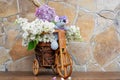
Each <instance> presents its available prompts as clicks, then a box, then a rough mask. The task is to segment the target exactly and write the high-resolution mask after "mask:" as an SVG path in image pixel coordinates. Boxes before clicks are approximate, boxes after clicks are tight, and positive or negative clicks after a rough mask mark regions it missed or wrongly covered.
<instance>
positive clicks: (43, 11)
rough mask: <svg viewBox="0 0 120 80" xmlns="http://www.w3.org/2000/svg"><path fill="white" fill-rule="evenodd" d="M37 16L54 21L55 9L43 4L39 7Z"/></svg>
mask: <svg viewBox="0 0 120 80" xmlns="http://www.w3.org/2000/svg"><path fill="white" fill-rule="evenodd" d="M35 16H36V17H38V18H39V19H42V20H47V21H53V20H54V19H55V16H56V13H55V10H54V9H53V8H51V7H49V6H48V5H42V6H40V7H39V8H37V10H36V13H35Z"/></svg>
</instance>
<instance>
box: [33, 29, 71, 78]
mask: <svg viewBox="0 0 120 80" xmlns="http://www.w3.org/2000/svg"><path fill="white" fill-rule="evenodd" d="M54 33H57V34H58V44H59V48H58V49H57V50H55V51H54V50H52V49H51V48H50V43H42V42H40V43H39V44H38V45H37V46H36V48H35V52H36V53H35V56H36V58H35V59H34V62H33V74H34V75H38V73H39V69H40V68H41V67H44V68H51V69H53V70H54V71H55V72H56V74H59V75H60V76H61V77H63V78H68V77H69V76H70V75H71V73H72V59H71V57H70V55H69V53H68V52H67V50H66V37H65V31H64V30H56V31H55V32H54Z"/></svg>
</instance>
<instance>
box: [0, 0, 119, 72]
mask: <svg viewBox="0 0 120 80" xmlns="http://www.w3.org/2000/svg"><path fill="white" fill-rule="evenodd" d="M39 1H40V3H41V4H43V3H47V4H48V5H49V6H51V7H53V8H55V10H56V12H57V14H58V15H67V16H68V19H69V24H70V25H76V26H79V28H80V32H81V35H82V37H83V39H84V41H83V42H71V43H69V44H68V47H67V49H68V51H69V53H70V54H71V56H72V59H73V70H74V71H81V72H87V71H106V72H107V71H120V14H119V15H117V17H116V14H117V12H118V11H119V10H120V0H39ZM35 9H36V7H35V6H34V4H33V3H32V0H0V71H31V70H32V62H33V59H34V54H32V53H34V51H27V49H26V48H25V47H22V46H21V42H22V39H21V33H20V27H19V26H18V25H16V24H14V21H15V19H16V18H17V17H18V16H20V17H25V18H28V19H29V20H30V21H32V20H34V19H35V16H34V12H35ZM101 11H103V12H101ZM112 11H114V13H112ZM100 15H101V16H100ZM104 16H105V17H104ZM116 18H118V19H117V21H116Z"/></svg>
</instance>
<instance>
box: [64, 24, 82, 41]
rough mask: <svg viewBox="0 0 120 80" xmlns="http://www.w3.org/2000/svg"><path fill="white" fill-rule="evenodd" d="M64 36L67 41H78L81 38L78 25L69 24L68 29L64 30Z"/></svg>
mask: <svg viewBox="0 0 120 80" xmlns="http://www.w3.org/2000/svg"><path fill="white" fill-rule="evenodd" d="M66 38H67V41H80V40H81V39H82V38H81V35H80V30H79V27H76V26H69V27H68V30H67V31H66Z"/></svg>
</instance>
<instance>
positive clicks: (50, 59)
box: [35, 42, 55, 66]
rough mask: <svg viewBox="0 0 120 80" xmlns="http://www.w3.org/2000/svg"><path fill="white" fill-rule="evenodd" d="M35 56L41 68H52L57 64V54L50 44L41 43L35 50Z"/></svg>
mask: <svg viewBox="0 0 120 80" xmlns="http://www.w3.org/2000/svg"><path fill="white" fill-rule="evenodd" d="M35 52H36V54H35V56H36V59H37V60H38V62H39V65H40V66H51V65H54V62H55V52H54V51H53V50H52V49H51V47H50V43H43V42H40V43H39V44H38V45H37V46H36V48H35Z"/></svg>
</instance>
